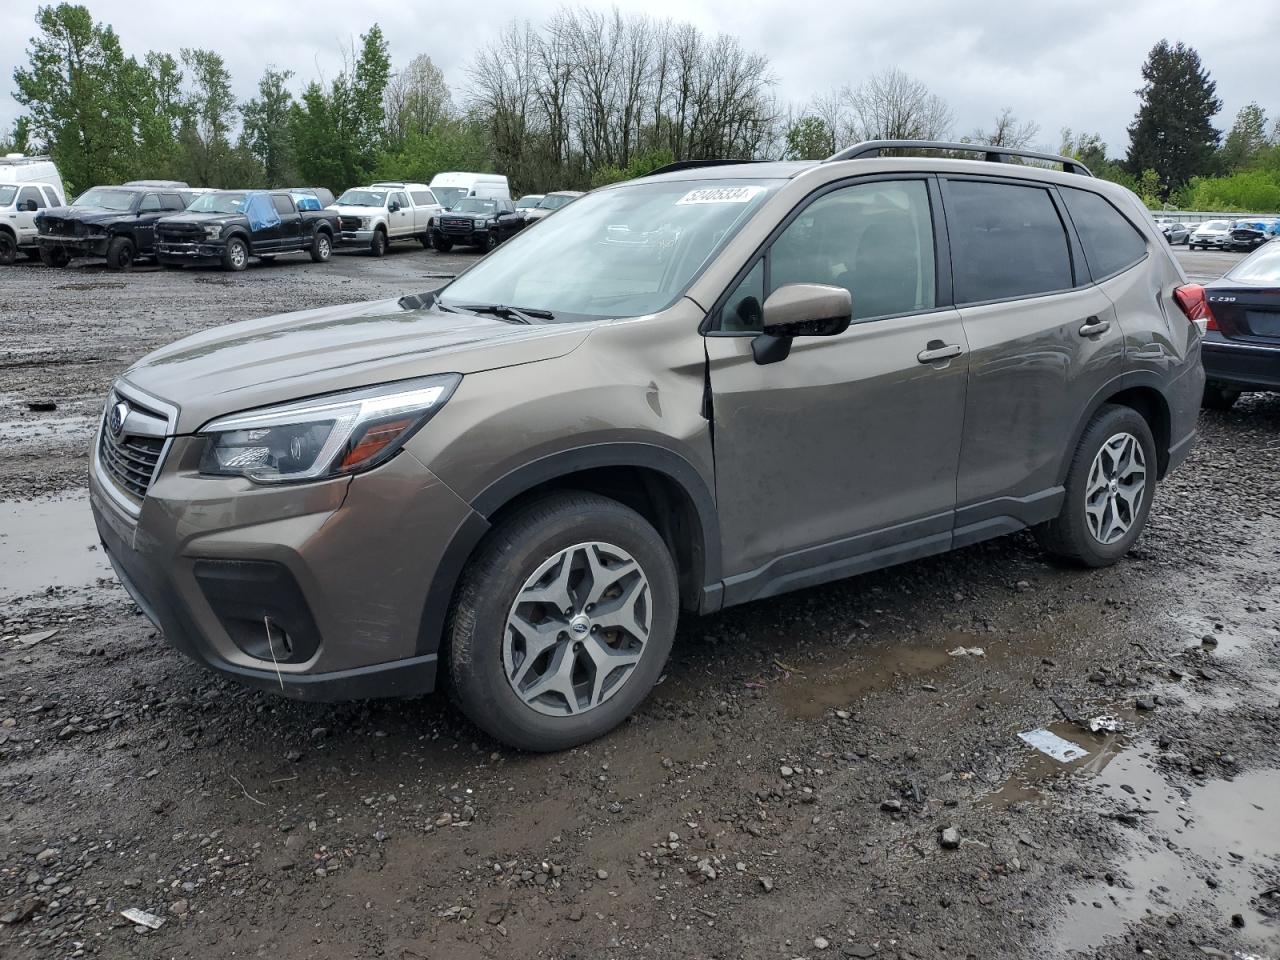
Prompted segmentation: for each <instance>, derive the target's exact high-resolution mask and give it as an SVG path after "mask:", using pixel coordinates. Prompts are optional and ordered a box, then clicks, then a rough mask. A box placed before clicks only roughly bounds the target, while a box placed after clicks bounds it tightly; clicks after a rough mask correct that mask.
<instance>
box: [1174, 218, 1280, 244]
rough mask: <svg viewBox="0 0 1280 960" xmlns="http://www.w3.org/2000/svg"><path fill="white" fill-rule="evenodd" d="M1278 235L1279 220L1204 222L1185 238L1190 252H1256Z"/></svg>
mask: <svg viewBox="0 0 1280 960" xmlns="http://www.w3.org/2000/svg"><path fill="white" fill-rule="evenodd" d="M1277 234H1280V220H1276V219H1271V218H1261V219H1257V218H1255V219H1250V220H1206V221H1205V222H1204V223H1199V224H1196V225H1195V227H1194V228H1193V229H1192V230H1191V233H1190V235H1189V236H1188V237H1187V247H1188V248H1189V249H1191V250H1196V249H1200V250H1256V249H1257V248H1258V247H1259V246H1261V245H1262V244H1264V243H1266V242H1267V241H1268V240H1270V239H1272V238H1273V237H1275V236H1276V235H1277ZM1171 242H1172V241H1171Z"/></svg>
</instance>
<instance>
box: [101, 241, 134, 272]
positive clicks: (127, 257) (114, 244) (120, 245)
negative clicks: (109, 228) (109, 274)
mask: <svg viewBox="0 0 1280 960" xmlns="http://www.w3.org/2000/svg"><path fill="white" fill-rule="evenodd" d="M137 255H138V251H137V248H136V247H135V246H134V245H133V241H132V240H130V239H129V238H128V237H116V238H115V239H114V240H112V241H111V243H110V244H108V245H107V266H108V267H109V268H110V269H112V270H132V269H133V261H134V259H135V258H136V257H137Z"/></svg>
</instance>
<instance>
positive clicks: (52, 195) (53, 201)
mask: <svg viewBox="0 0 1280 960" xmlns="http://www.w3.org/2000/svg"><path fill="white" fill-rule="evenodd" d="M44 195H45V196H46V197H48V198H49V206H51V207H60V206H62V198H61V197H59V196H58V191H56V190H54V189H53V187H45V188H44Z"/></svg>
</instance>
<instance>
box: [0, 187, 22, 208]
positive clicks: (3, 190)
mask: <svg viewBox="0 0 1280 960" xmlns="http://www.w3.org/2000/svg"><path fill="white" fill-rule="evenodd" d="M17 195H18V188H17V187H12V186H6V187H0V207H7V206H8V205H9V204H11V203H13V198H14V197H16V196H17Z"/></svg>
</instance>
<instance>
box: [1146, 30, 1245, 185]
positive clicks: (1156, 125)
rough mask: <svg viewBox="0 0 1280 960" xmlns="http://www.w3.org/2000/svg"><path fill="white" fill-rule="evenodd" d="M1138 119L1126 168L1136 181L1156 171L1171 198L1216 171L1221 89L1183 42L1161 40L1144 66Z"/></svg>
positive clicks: (1196, 55)
mask: <svg viewBox="0 0 1280 960" xmlns="http://www.w3.org/2000/svg"><path fill="white" fill-rule="evenodd" d="M1142 79H1143V80H1144V81H1146V82H1145V83H1144V85H1143V87H1142V89H1140V90H1138V91H1137V92H1138V96H1139V98H1140V104H1139V107H1138V115H1137V116H1136V117H1135V118H1134V121H1133V123H1131V124H1130V125H1129V153H1128V156H1127V158H1126V165H1127V166H1128V168H1129V172H1130V173H1132V174H1134V175H1135V176H1138V175H1141V174H1142V172H1143V171H1145V170H1154V171H1155V172H1156V176H1157V178H1158V179H1159V182H1160V192H1161V195H1162V196H1165V197H1167V196H1168V195H1169V193H1170V192H1172V191H1174V190H1177V189H1178V188H1179V187H1181V186H1182V185H1183V184H1184V183H1186V182H1187V181H1188V180H1190V179H1191V178H1192V177H1193V176H1196V175H1197V174H1203V173H1206V172H1208V171H1209V170H1211V169H1212V167H1213V162H1214V151H1215V150H1216V149H1217V146H1218V141H1219V139H1220V137H1221V134H1220V133H1219V132H1218V131H1217V130H1216V129H1214V127H1213V117H1214V114H1216V113H1217V112H1218V111H1219V110H1221V109H1222V101H1221V100H1219V99H1218V98H1217V96H1215V91H1216V89H1217V84H1216V83H1214V81H1213V80H1211V79H1209V73H1208V71H1207V70H1205V69H1204V68H1203V67H1202V66H1201V64H1200V55H1199V54H1198V53H1196V51H1195V50H1193V49H1192V48H1191V47H1188V46H1187V45H1186V44H1183V43H1181V42H1179V43H1177V44H1173V45H1171V44H1170V43H1169V41H1167V40H1161V41H1160V42H1159V43H1157V44H1156V45H1155V46H1154V47H1153V48H1152V50H1151V53H1150V54H1149V55H1148V56H1147V62H1146V63H1144V64H1143V65H1142Z"/></svg>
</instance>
